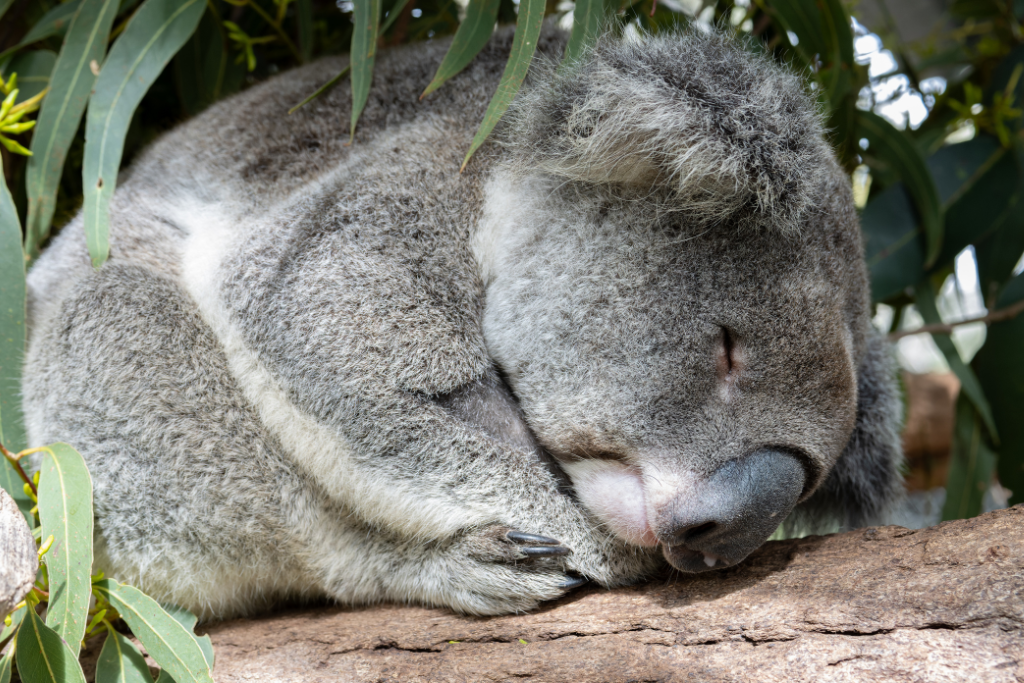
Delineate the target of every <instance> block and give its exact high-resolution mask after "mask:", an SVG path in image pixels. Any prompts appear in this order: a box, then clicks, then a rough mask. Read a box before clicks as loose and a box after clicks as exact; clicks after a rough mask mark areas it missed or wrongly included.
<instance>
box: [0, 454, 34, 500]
mask: <svg viewBox="0 0 1024 683" xmlns="http://www.w3.org/2000/svg"><path fill="white" fill-rule="evenodd" d="M36 450H38V449H35V448H34V449H32V450H31V451H22V452H21V453H18V454H17V455H15V454H14V453H11V452H10V451H9V450H7V448H6V447H5V446H4V445H3V444H2V443H0V453H3V454H4V457H5V458H7V462H9V463H11V465H12V466H13V467H14V470H15V471H16V472H17V473H18V476H19V477H21V478H22V479H23V480H24V481H25V483H26V484H28V486H29V488H30V489H32V495H34V496H36V498H38V497H39V491H38V489H36V485H35V483H34V482H33V481H32V478H31V477H29V476H28V475H27V474H25V470H24V469H22V467H21V463H19V462H18V460H20V459H21V458H22V456H25V455H28V454H29V453H34V452H35V451H36Z"/></svg>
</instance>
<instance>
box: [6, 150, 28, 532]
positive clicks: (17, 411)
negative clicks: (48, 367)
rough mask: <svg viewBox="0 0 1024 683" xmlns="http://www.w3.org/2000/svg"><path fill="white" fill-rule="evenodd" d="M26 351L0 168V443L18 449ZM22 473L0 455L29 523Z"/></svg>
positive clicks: (17, 256)
mask: <svg viewBox="0 0 1024 683" xmlns="http://www.w3.org/2000/svg"><path fill="white" fill-rule="evenodd" d="M24 354H25V259H24V256H23V254H22V251H21V223H20V222H19V221H18V212H17V210H16V209H15V208H14V199H13V198H12V197H11V193H10V191H9V190H8V189H7V183H6V182H4V179H3V169H2V168H0V443H2V444H3V445H4V446H5V447H6V448H7V449H8V450H10V451H13V452H15V453H17V452H18V451H20V450H23V449H24V448H25V425H24V422H23V419H22V414H21V400H20V397H21V363H22V360H23V358H24ZM22 483H23V482H22V481H21V477H19V476H18V473H17V472H16V471H15V470H14V467H12V466H11V464H10V463H9V462H7V459H6V458H3V457H0V486H2V487H3V488H4V490H5V491H7V492H8V493H9V494H11V497H12V498H14V500H15V501H17V503H18V507H19V508H21V511H22V513H25V517H26V519H28V520H29V524H30V525H31V524H32V519H31V516H30V515H28V511H29V510H30V509H31V508H32V503H31V502H30V501H29V498H28V496H26V495H25V491H24V489H23V487H22Z"/></svg>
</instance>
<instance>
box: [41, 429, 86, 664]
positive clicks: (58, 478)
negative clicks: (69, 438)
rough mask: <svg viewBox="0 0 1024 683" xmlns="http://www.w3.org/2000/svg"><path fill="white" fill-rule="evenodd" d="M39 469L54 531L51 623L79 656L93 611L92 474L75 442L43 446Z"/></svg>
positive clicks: (46, 526)
mask: <svg viewBox="0 0 1024 683" xmlns="http://www.w3.org/2000/svg"><path fill="white" fill-rule="evenodd" d="M43 454H44V455H43V459H42V466H41V467H40V475H39V522H40V524H41V525H42V527H43V532H42V533H43V538H46V537H48V536H49V535H50V534H53V545H52V546H50V550H49V552H48V553H46V555H45V561H46V569H47V571H48V573H49V576H50V604H49V606H48V608H47V610H46V625H47V626H49V627H50V628H53V629H54V630H55V631H57V633H59V634H60V636H61V637H62V638H63V639H64V640H66V641H67V643H68V647H70V648H71V651H72V652H74V653H75V655H76V656H77V654H78V648H79V645H80V644H81V641H82V638H83V637H84V636H85V627H86V622H87V620H88V619H87V617H88V612H89V597H90V593H91V584H90V578H89V572H90V571H91V570H92V479H91V478H90V477H89V470H88V469H87V468H86V466H85V461H84V460H83V459H82V456H81V455H79V454H78V451H76V450H75V449H74V448H72V447H71V446H69V445H67V444H65V443H57V444H53V445H52V446H47V447H46V448H45V449H43Z"/></svg>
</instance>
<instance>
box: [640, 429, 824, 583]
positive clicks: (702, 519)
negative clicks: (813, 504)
mask: <svg viewBox="0 0 1024 683" xmlns="http://www.w3.org/2000/svg"><path fill="white" fill-rule="evenodd" d="M804 478H805V474H804V468H803V465H802V464H801V463H800V460H799V459H797V458H796V457H795V456H793V455H790V454H789V453H785V452H782V451H776V450H769V449H763V450H759V451H756V452H755V453H753V454H751V455H749V456H746V457H743V458H738V459H736V460H730V461H729V462H727V463H725V464H724V465H722V466H721V467H720V468H718V470H716V471H715V472H714V473H713V474H712V475H711V476H710V477H709V478H707V479H706V480H704V481H703V482H702V483H701V484H698V485H697V487H696V490H694V491H693V492H692V494H691V495H687V496H686V497H685V499H677V500H676V501H675V502H674V504H673V505H672V507H671V509H670V510H666V511H665V518H664V520H665V521H664V523H663V524H662V525H659V526H661V530H660V531H661V532H660V533H659V534H658V537H659V539H661V541H662V544H663V547H664V553H665V557H666V559H668V561H669V563H670V564H671V565H672V566H673V567H675V568H676V569H678V570H680V571H684V572H691V573H696V572H705V571H709V570H711V569H721V568H722V567H728V566H731V565H734V564H736V563H737V562H740V561H741V560H743V559H744V558H745V557H746V556H747V555H749V554H750V553H751V552H752V551H754V550H755V549H756V548H757V547H758V546H760V545H761V544H762V543H764V542H765V540H766V539H767V538H768V537H769V536H771V534H772V532H774V531H775V529H777V528H778V526H779V524H780V523H782V521H783V520H784V519H786V516H787V515H788V514H789V512H790V511H791V510H792V509H793V506H794V505H796V502H797V500H798V499H799V497H800V494H801V493H802V492H803V489H804Z"/></svg>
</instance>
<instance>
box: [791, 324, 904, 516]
mask: <svg viewBox="0 0 1024 683" xmlns="http://www.w3.org/2000/svg"><path fill="white" fill-rule="evenodd" d="M902 419H903V402H902V400H901V399H900V392H899V386H898V383H897V381H896V368H895V363H894V362H893V359H892V355H891V349H890V348H889V346H888V344H887V343H886V341H885V340H884V339H883V338H882V336H881V335H879V334H877V333H873V334H872V335H871V336H870V337H869V338H868V343H867V349H866V352H865V354H864V358H863V360H862V361H861V364H860V369H859V371H858V373H857V422H856V425H855V426H854V428H853V435H852V436H851V437H850V441H849V443H847V445H846V449H845V450H844V451H843V454H842V455H841V456H840V457H839V461H838V462H837V463H836V465H835V467H834V468H833V469H832V471H831V472H830V473H829V475H828V477H827V478H826V479H825V481H824V483H822V485H821V486H820V487H819V488H818V490H817V491H815V492H814V494H813V495H812V496H811V497H810V498H809V499H808V500H806V501H805V502H803V503H801V504H800V505H798V506H797V508H796V510H794V513H795V514H794V515H792V516H791V517H790V519H789V520H787V527H789V528H790V530H800V531H807V530H813V531H827V530H829V528H828V527H829V526H831V527H832V530H834V526H835V523H836V522H838V523H839V525H840V528H842V529H853V528H857V527H861V526H867V525H869V524H877V523H880V522H884V518H885V516H886V514H887V513H889V512H891V511H892V509H893V506H894V505H895V504H896V503H898V502H899V501H900V500H901V499H902V497H903V495H904V489H903V472H902V469H903V448H902V445H901V442H900V426H901V424H902Z"/></svg>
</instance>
